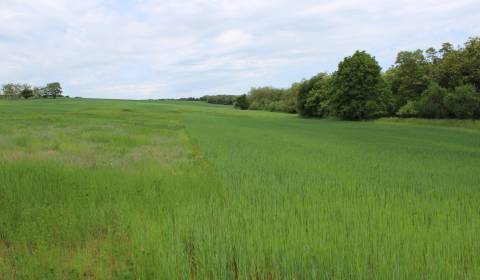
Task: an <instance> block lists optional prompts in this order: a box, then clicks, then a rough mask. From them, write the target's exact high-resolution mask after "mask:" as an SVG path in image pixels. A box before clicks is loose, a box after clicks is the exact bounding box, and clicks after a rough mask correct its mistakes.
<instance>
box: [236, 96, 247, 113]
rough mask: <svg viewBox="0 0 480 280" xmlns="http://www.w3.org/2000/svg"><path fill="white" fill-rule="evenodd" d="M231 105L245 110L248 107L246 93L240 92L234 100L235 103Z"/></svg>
mask: <svg viewBox="0 0 480 280" xmlns="http://www.w3.org/2000/svg"><path fill="white" fill-rule="evenodd" d="M233 106H234V107H235V108H236V109H240V110H247V109H248V107H249V104H248V100H247V95H246V94H242V95H240V96H239V97H237V100H235V103H234V104H233Z"/></svg>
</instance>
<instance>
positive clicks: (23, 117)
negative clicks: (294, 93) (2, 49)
mask: <svg viewBox="0 0 480 280" xmlns="http://www.w3.org/2000/svg"><path fill="white" fill-rule="evenodd" d="M58 103H63V104H58ZM479 185H480V133H478V132H477V131H470V130H469V131H463V130H458V129H450V128H445V127H429V129H425V127H422V126H415V125H401V126H397V125H391V124H390V123H384V122H366V123H353V122H337V121H321V120H302V119H298V118H296V117H294V116H292V115H286V114H276V113H267V112H252V111H249V112H242V111H234V110H232V109H230V108H226V107H222V106H207V105H201V104H198V103H175V102H173V103H172V102H169V103H153V102H115V101H79V100H75V101H56V102H55V104H54V103H53V101H29V102H6V101H2V102H0V222H1V223H2V224H1V227H0V275H4V276H6V278H15V277H16V278H22V277H27V278H28V276H29V277H30V278H32V279H34V278H39V277H47V276H48V277H49V278H55V277H56V278H70V279H75V278H84V277H87V278H88V277H90V278H105V277H113V278H120V277H123V278H127V279H128V278H134V277H143V278H151V277H160V276H162V278H164V279H167V278H188V277H197V278H200V279H203V278H225V277H227V278H230V277H233V276H234V275H239V276H240V277H241V278H244V277H247V276H250V277H259V278H282V277H285V276H292V277H296V278H351V277H354V278H372V277H380V278H393V277H397V278H475V277H478V275H480V271H479V269H478V267H479V265H480V256H479V254H478V252H479V251H480V243H479V241H478V240H477V239H478V238H477V236H478V234H479V232H480V212H479V208H478V201H480V191H479V189H478V186H479ZM0 278H1V277H0ZM290 278H291V277H290Z"/></svg>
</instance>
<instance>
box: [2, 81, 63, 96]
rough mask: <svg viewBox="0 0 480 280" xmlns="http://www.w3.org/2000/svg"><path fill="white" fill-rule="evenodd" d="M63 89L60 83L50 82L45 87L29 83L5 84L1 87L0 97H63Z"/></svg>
mask: <svg viewBox="0 0 480 280" xmlns="http://www.w3.org/2000/svg"><path fill="white" fill-rule="evenodd" d="M62 94H63V89H62V86H61V85H60V83H49V84H47V85H46V86H45V87H32V86H31V85H28V84H13V83H10V84H5V85H3V86H2V87H1V88H0V98H3V99H20V98H24V99H29V98H49V97H51V98H57V97H62V96H63V95H62Z"/></svg>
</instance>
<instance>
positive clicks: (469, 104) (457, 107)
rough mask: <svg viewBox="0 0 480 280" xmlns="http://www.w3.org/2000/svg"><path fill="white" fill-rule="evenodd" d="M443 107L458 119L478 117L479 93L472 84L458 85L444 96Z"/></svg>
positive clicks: (479, 113) (479, 115)
mask: <svg viewBox="0 0 480 280" xmlns="http://www.w3.org/2000/svg"><path fill="white" fill-rule="evenodd" d="M445 107H446V108H447V110H448V112H449V113H450V115H451V116H453V117H455V118H460V119H471V118H478V117H480V93H477V92H476V91H475V87H474V86H473V85H464V86H458V87H456V88H455V90H454V91H453V92H450V93H448V94H447V96H446V97H445Z"/></svg>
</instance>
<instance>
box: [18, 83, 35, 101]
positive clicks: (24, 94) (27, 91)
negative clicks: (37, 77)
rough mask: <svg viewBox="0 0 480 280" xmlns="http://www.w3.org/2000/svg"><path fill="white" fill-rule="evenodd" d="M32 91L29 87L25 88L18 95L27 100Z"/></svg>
mask: <svg viewBox="0 0 480 280" xmlns="http://www.w3.org/2000/svg"><path fill="white" fill-rule="evenodd" d="M33 94H34V93H33V89H32V88H31V87H29V86H26V87H25V88H24V89H23V90H22V91H21V92H20V95H21V96H22V97H23V98H25V99H29V98H30V97H32V96H33Z"/></svg>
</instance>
